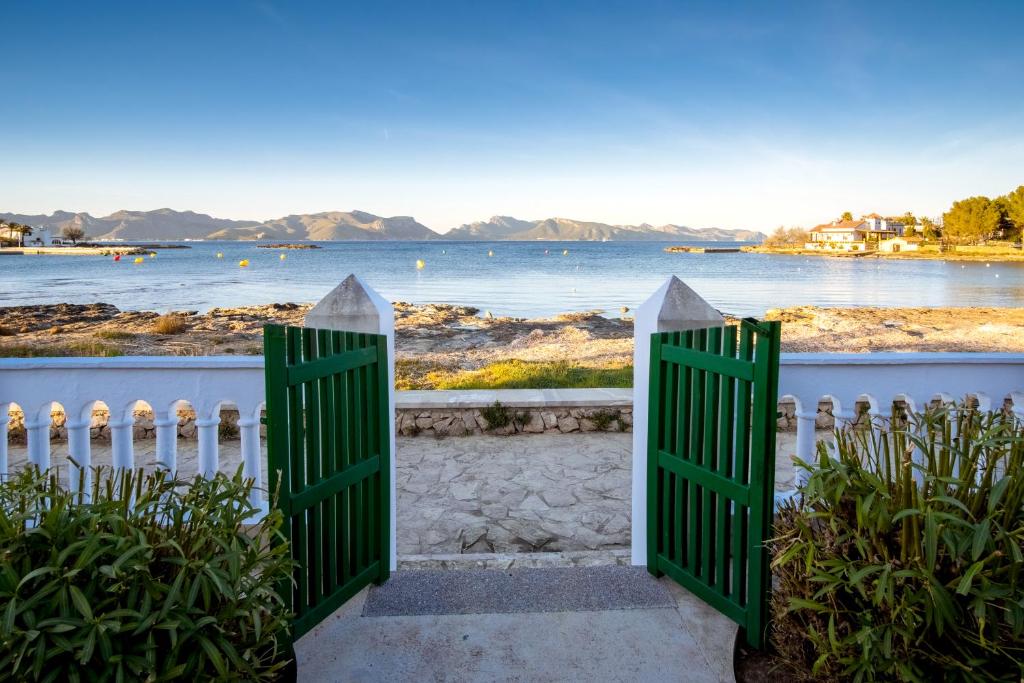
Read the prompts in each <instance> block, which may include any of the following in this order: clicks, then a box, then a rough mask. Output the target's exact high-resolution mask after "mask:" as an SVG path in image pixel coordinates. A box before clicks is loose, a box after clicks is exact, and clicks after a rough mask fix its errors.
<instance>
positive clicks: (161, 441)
mask: <svg viewBox="0 0 1024 683" xmlns="http://www.w3.org/2000/svg"><path fill="white" fill-rule="evenodd" d="M153 427H155V428H156V461H157V464H158V465H159V466H160V467H164V468H166V469H168V470H170V471H171V472H175V471H177V469H178V416H177V415H176V414H175V415H170V416H168V415H164V416H162V417H161V416H157V415H154V417H153Z"/></svg>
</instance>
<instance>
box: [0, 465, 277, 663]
mask: <svg viewBox="0 0 1024 683" xmlns="http://www.w3.org/2000/svg"><path fill="white" fill-rule="evenodd" d="M93 481H94V483H93V485H92V486H91V489H90V490H88V491H87V492H86V493H75V492H72V491H69V490H67V489H65V488H63V487H62V486H61V485H60V484H59V482H58V478H57V476H56V474H41V473H40V472H39V471H38V470H37V469H35V468H30V469H26V470H24V471H22V472H20V473H19V474H18V475H15V476H14V477H13V478H12V479H11V480H10V481H7V482H5V483H3V484H2V485H0V679H13V680H19V681H93V680H97V681H99V680H117V681H127V680H151V681H163V680H171V679H178V680H190V679H210V678H216V679H219V680H254V681H260V680H264V681H265V680H273V679H274V678H276V677H277V676H278V675H279V674H280V672H281V671H282V670H283V668H284V667H285V664H286V663H287V660H286V656H285V651H286V648H287V643H288V639H287V628H288V618H289V614H288V613H287V610H286V608H285V605H284V603H283V601H282V598H281V597H280V595H279V594H278V593H277V591H276V590H275V588H276V586H278V585H279V584H280V582H282V581H287V580H289V577H290V573H291V560H290V558H289V555H288V550H287V546H286V545H285V544H284V543H276V542H275V543H271V541H272V540H277V539H278V538H279V537H280V534H279V531H278V529H279V527H280V525H281V519H282V518H281V514H280V512H279V511H276V510H272V511H271V512H270V514H269V515H268V516H266V517H265V518H263V519H262V520H261V521H260V522H258V523H256V524H255V525H253V526H247V524H246V519H247V518H248V517H250V516H251V515H252V514H253V513H254V512H255V510H254V509H253V507H252V506H251V504H250V503H249V494H250V492H251V490H252V482H251V481H250V480H243V479H242V478H241V473H240V471H239V472H238V473H236V474H235V476H234V477H227V476H225V475H223V474H218V475H216V476H215V477H214V478H211V479H203V478H196V479H194V480H193V481H190V482H184V481H179V480H175V479H173V478H172V477H171V476H170V475H169V474H167V473H166V472H163V471H161V472H156V473H153V474H143V473H142V472H141V471H131V470H115V471H112V472H110V471H107V472H104V471H102V470H100V469H97V470H95V471H94V475H93Z"/></svg>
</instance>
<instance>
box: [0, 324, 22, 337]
mask: <svg viewBox="0 0 1024 683" xmlns="http://www.w3.org/2000/svg"><path fill="white" fill-rule="evenodd" d="M17 333H18V331H17V330H15V329H14V328H13V327H4V326H3V325H0V337H13V336H14V335H16V334H17Z"/></svg>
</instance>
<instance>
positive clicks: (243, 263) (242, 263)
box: [238, 258, 249, 268]
mask: <svg viewBox="0 0 1024 683" xmlns="http://www.w3.org/2000/svg"><path fill="white" fill-rule="evenodd" d="M238 265H239V266H240V267H242V268H246V267H248V265H249V259H247V258H244V259H242V260H241V261H239V262H238Z"/></svg>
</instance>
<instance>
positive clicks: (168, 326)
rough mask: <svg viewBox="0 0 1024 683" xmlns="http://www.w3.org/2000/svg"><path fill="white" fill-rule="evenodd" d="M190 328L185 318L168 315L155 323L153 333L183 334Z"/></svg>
mask: <svg viewBox="0 0 1024 683" xmlns="http://www.w3.org/2000/svg"><path fill="white" fill-rule="evenodd" d="M187 328H188V321H187V320H186V319H185V316H182V315H176V314H174V313H168V314H166V315H162V316H160V317H159V318H157V319H156V320H154V321H153V332H155V333H156V334H181V333H182V332H184V331H185V330H186V329H187Z"/></svg>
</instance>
